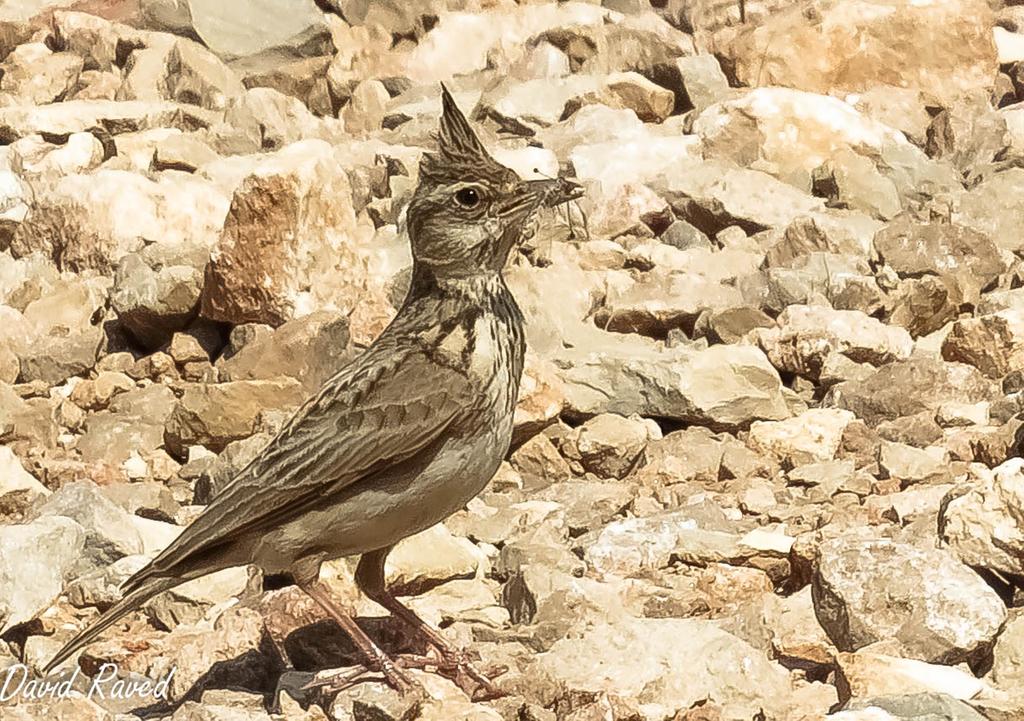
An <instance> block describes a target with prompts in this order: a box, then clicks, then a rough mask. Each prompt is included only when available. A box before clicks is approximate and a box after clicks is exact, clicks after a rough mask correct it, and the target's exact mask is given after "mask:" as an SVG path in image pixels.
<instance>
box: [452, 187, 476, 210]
mask: <svg viewBox="0 0 1024 721" xmlns="http://www.w3.org/2000/svg"><path fill="white" fill-rule="evenodd" d="M455 202H456V203H458V204H459V205H461V206H462V207H463V208H475V207H476V206H477V205H479V204H480V193H479V192H477V190H476V188H463V189H462V190H460V191H459V192H457V193H456V194H455Z"/></svg>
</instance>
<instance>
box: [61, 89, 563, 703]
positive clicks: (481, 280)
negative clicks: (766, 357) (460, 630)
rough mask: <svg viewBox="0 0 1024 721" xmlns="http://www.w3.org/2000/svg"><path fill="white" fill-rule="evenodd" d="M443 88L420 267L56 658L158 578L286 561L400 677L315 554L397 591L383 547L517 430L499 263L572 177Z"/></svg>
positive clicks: (461, 495)
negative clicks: (384, 316)
mask: <svg viewBox="0 0 1024 721" xmlns="http://www.w3.org/2000/svg"><path fill="white" fill-rule="evenodd" d="M442 97H443V107H444V110H443V114H442V120H441V130H440V136H439V141H440V148H439V152H437V153H429V154H426V155H425V156H424V158H423V161H422V165H421V170H420V173H421V178H420V184H419V186H418V187H417V189H416V192H415V194H414V197H413V199H412V201H411V203H410V207H409V210H408V218H409V232H410V238H411V241H412V250H413V258H414V266H413V275H412V281H411V285H410V289H409V293H408V295H407V297H406V299H405V302H404V303H403V305H402V307H401V308H400V309H399V311H398V314H397V315H396V317H395V319H394V320H393V321H392V323H391V324H390V325H389V326H388V328H387V329H385V331H384V332H383V333H382V334H381V335H380V337H379V338H377V340H376V341H374V343H373V344H372V345H371V346H370V347H369V348H368V349H367V350H366V351H365V352H364V353H363V354H362V355H361V356H359V357H358V358H357V359H355V360H354V361H353V362H352V363H351V364H350V365H348V366H347V367H346V368H344V369H343V370H341V371H340V372H339V373H338V374H336V375H335V376H334V377H332V378H331V379H330V380H328V381H327V383H325V385H324V386H323V388H321V389H320V391H319V392H318V393H317V394H316V395H315V396H313V397H312V398H310V399H309V400H308V401H306V403H304V404H303V405H302V406H301V407H300V408H299V409H298V411H297V412H296V413H295V415H294V416H293V417H292V418H291V419H290V420H289V422H288V423H287V424H286V425H285V426H284V428H283V429H282V430H281V431H280V433H279V434H278V435H277V436H276V437H275V438H274V439H273V440H272V441H271V442H270V443H269V445H268V446H267V447H266V448H265V449H264V450H263V451H262V452H261V453H260V454H259V455H258V456H257V457H256V458H255V459H254V460H253V461H252V462H251V463H249V464H248V465H247V466H246V467H245V468H243V469H242V470H241V471H240V472H239V473H238V474H237V476H235V478H234V479H232V481H231V482H230V483H229V484H228V485H227V486H226V487H225V488H224V489H223V491H222V492H221V493H220V494H219V495H218V496H217V497H216V498H215V499H214V500H213V502H212V503H210V505H209V506H208V507H207V508H206V509H205V511H204V512H203V513H202V514H201V515H200V516H199V517H198V518H197V519H196V520H195V521H193V523H192V524H191V525H190V526H189V527H188V528H187V529H185V531H184V532H182V534H181V535H180V536H179V537H178V538H177V539H176V540H175V541H174V542H173V543H171V544H170V545H169V546H168V547H167V548H166V549H165V550H164V551H163V552H162V553H161V554H159V555H158V556H157V557H156V558H155V559H154V560H153V561H152V562H151V563H150V564H149V565H147V566H146V567H145V568H143V569H142V570H141V571H139V572H138V573H137V574H135V575H134V576H133V577H131V578H130V579H128V581H126V583H125V584H124V587H123V591H124V592H125V593H126V595H125V597H124V598H123V599H122V601H120V602H119V603H117V604H116V605H114V606H113V607H112V608H111V609H109V610H108V611H106V612H105V613H104V614H102V615H101V616H100V618H99V619H97V620H96V621H95V622H94V623H93V624H92V626H90V627H89V628H88V629H86V630H85V631H84V632H83V633H82V634H80V635H79V636H78V637H76V638H75V639H74V640H72V641H71V642H70V643H69V644H68V645H67V646H65V647H64V648H63V649H61V651H60V652H58V653H57V655H56V656H55V657H54V658H53V660H52V661H51V662H50V664H49V667H48V669H49V668H52V667H54V666H55V665H57V664H59V663H60V662H61V661H63V660H64V659H66V658H67V657H68V656H70V655H71V654H72V653H74V652H75V651H76V650H78V649H79V648H81V647H83V646H84V645H86V644H87V643H89V642H91V641H92V640H93V639H94V638H95V637H96V636H97V635H98V634H99V633H100V632H101V631H102V630H103V629H104V628H107V627H108V626H109V625H110V624H112V623H114V622H115V621H116V620H117V619H119V618H120V617H121V616H123V615H124V614H126V613H128V612H130V611H132V610H134V609H136V608H138V607H139V606H140V605H141V604H142V603H144V602H145V601H146V600H147V599H149V598H151V597H152V596H153V595H155V594H156V593H159V592H161V591H163V590H166V589H167V588H170V587H173V586H175V585H177V584H179V583H182V582H184V581H186V580H189V579H192V578H196V577H198V576H202V575H205V574H208V573H212V572H214V571H217V570H219V569H222V568H226V567H229V566H236V565H242V564H248V563H255V564H257V565H259V566H260V567H261V568H262V569H263V570H264V571H266V572H268V573H278V572H286V573H289V574H291V575H292V576H293V577H294V578H295V579H296V581H297V582H298V583H299V585H300V586H302V587H303V588H305V589H306V590H307V591H309V592H310V594H311V595H313V597H314V598H317V600H318V601H319V602H321V603H322V604H323V605H324V606H325V608H327V610H328V612H329V613H331V614H332V615H333V616H334V617H335V618H336V619H338V620H339V623H341V624H342V625H343V627H345V628H346V630H347V631H348V632H349V633H350V634H355V636H354V638H353V640H355V641H356V643H357V645H359V646H360V648H361V649H363V650H364V652H365V653H367V655H368V656H370V658H369V659H368V663H373V664H376V665H377V666H380V667H381V670H383V671H384V672H385V674H386V675H387V676H388V680H389V681H392V682H393V683H395V682H399V681H401V678H400V676H401V674H400V673H398V671H397V670H395V669H394V668H391V669H390V671H389V664H390V660H389V659H387V658H386V657H385V656H383V654H382V652H380V650H379V649H376V647H374V646H372V642H370V641H369V639H367V638H365V637H362V636H360V634H361V632H360V631H359V630H358V628H357V627H356V628H353V627H352V626H354V624H352V625H349V624H351V621H350V619H347V617H343V615H342V614H341V612H340V611H339V610H338V609H337V608H336V607H334V606H332V605H331V604H330V603H329V601H328V600H326V599H324V598H323V597H322V596H321V594H322V589H319V588H317V587H315V584H316V577H317V573H318V571H319V567H320V564H321V563H322V562H323V561H324V560H327V559H331V558H338V557H341V556H348V555H354V554H366V555H365V556H364V561H367V562H366V563H361V564H360V569H361V572H362V573H361V575H358V576H357V580H358V581H360V582H361V587H363V588H364V590H366V591H367V593H369V594H370V595H371V596H372V597H380V598H381V599H382V600H381V601H380V602H381V603H383V604H384V605H386V606H388V607H389V608H391V606H390V605H389V604H390V603H392V602H394V603H397V601H394V600H393V598H392V597H390V596H388V594H386V591H385V590H382V589H381V588H377V587H376V584H381V585H382V583H383V577H382V568H383V557H384V556H386V554H387V551H388V550H389V549H390V547H391V546H393V545H394V544H395V543H397V542H398V541H399V540H401V539H402V538H405V537H407V536H409V535H412V534H414V533H417V532H419V531H421V530H423V529H425V528H427V527H429V526H431V525H433V524H435V523H437V522H438V521H441V520H443V519H444V518H445V517H447V516H448V515H450V514H451V513H452V512H454V511H456V510H457V509H459V508H460V507H462V506H463V505H464V504H465V503H466V502H467V501H468V500H469V499H471V498H472V497H473V496H475V495H476V494H477V493H479V492H480V490H482V488H483V487H484V486H485V485H486V484H487V482H488V481H489V480H490V478H491V477H492V476H493V474H494V472H495V471H496V470H497V467H498V465H499V464H500V462H501V460H502V458H503V457H504V456H505V453H506V452H507V449H508V446H509V443H510V439H511V434H512V415H513V410H514V406H515V402H516V397H517V394H518V390H519V381H520V377H521V374H522V368H523V353H524V341H523V330H522V316H521V314H520V312H519V308H518V307H517V306H516V303H515V300H514V298H513V297H512V294H511V293H510V292H509V290H508V288H507V287H506V285H505V282H504V280H503V279H502V277H501V272H500V271H501V269H502V267H503V266H504V264H505V262H506V260H507V258H508V254H509V252H510V251H511V249H512V248H513V247H514V245H515V244H516V243H517V242H518V241H519V240H520V238H521V236H522V234H523V232H524V228H525V226H526V222H527V221H528V220H529V219H530V217H531V216H532V215H533V214H534V213H535V211H536V210H537V209H538V208H539V207H540V206H542V205H545V204H547V205H554V204H556V203H558V202H564V201H565V200H569V199H572V197H574V196H575V195H576V193H577V190H578V188H576V186H573V185H572V184H571V183H568V182H567V181H564V180H552V181H529V182H524V181H522V180H520V179H519V177H518V176H517V175H516V174H515V173H514V172H513V171H511V170H509V169H508V168H505V167H504V166H502V165H500V164H498V163H497V162H496V161H494V160H493V159H492V158H491V157H490V155H489V154H488V153H487V151H486V150H485V149H484V148H483V146H482V145H481V144H480V141H479V140H478V139H477V137H476V135H475V134H474V133H473V131H472V129H471V128H470V127H469V124H468V123H467V122H466V119H465V118H464V117H463V116H462V114H461V113H460V112H459V110H458V108H457V107H456V106H455V103H454V101H453V100H452V98H451V96H450V95H449V94H448V92H447V90H445V89H443V88H442ZM473 200H477V201H478V202H473V203H471V202H470V201H473ZM370 560H372V561H373V563H370V562H369V561H370ZM378 563H379V565H380V567H381V568H380V569H377V568H376V566H377V565H378ZM371 573H372V574H375V575H374V577H371ZM376 576H380V578H376ZM392 610H393V611H394V612H395V613H398V614H399V615H402V614H403V613H411V612H408V611H407V609H404V608H402V609H401V610H399V609H396V608H392ZM403 617H405V616H404V615H403ZM406 618H407V617H406ZM412 618H413V619H414V618H415V617H412ZM407 620H409V621H410V622H411V623H414V624H415V623H416V621H415V620H412V619H409V618H407ZM426 632H427V634H428V635H429V634H430V631H429V630H426ZM432 642H433V643H435V644H437V645H439V646H441V645H443V640H439V639H433V641H432ZM360 644H361V645H360ZM367 644H369V646H367ZM443 650H445V652H449V651H450V649H443ZM474 678H476V677H475V676H474Z"/></svg>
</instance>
